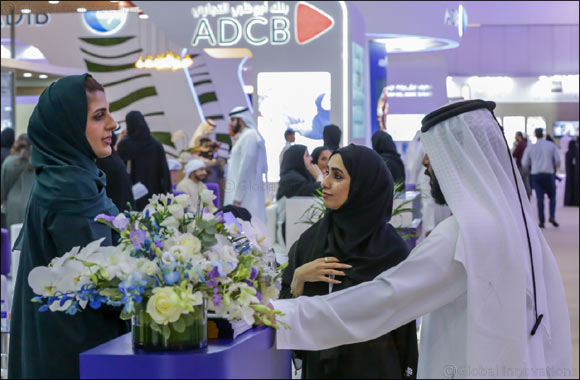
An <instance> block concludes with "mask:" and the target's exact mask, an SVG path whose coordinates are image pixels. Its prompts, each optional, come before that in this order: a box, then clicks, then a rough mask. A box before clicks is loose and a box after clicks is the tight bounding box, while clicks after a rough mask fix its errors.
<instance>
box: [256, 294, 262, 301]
mask: <svg viewBox="0 0 580 380" xmlns="http://www.w3.org/2000/svg"><path fill="white" fill-rule="evenodd" d="M256 298H258V299H259V300H260V302H262V300H263V299H264V297H262V294H260V292H256Z"/></svg>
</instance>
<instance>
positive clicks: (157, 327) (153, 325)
mask: <svg viewBox="0 0 580 380" xmlns="http://www.w3.org/2000/svg"><path fill="white" fill-rule="evenodd" d="M149 326H150V327H151V329H152V330H153V331H157V332H158V333H159V334H162V333H163V329H162V328H161V326H159V325H158V324H157V323H155V322H153V321H151V322H149Z"/></svg>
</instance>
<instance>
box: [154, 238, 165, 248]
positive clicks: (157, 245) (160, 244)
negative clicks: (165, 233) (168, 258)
mask: <svg viewBox="0 0 580 380" xmlns="http://www.w3.org/2000/svg"><path fill="white" fill-rule="evenodd" d="M155 246H156V247H157V248H163V242H162V241H161V240H155Z"/></svg>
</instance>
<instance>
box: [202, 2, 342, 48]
mask: <svg viewBox="0 0 580 380" xmlns="http://www.w3.org/2000/svg"><path fill="white" fill-rule="evenodd" d="M291 7H294V9H293V12H291ZM191 15H192V16H193V18H194V19H195V20H197V25H196V27H195V31H194V33H193V38H192V40H191V44H192V45H193V46H198V44H200V43H207V44H209V45H210V46H234V45H237V44H238V43H239V42H240V41H241V40H242V39H243V40H244V41H245V42H247V43H248V44H250V45H254V46H260V45H265V44H271V45H286V44H287V43H288V42H290V40H291V39H292V35H294V38H295V40H296V42H297V43H298V44H301V45H302V44H307V43H309V42H310V41H312V40H314V39H316V38H318V37H320V36H321V35H323V34H324V33H326V32H328V31H329V30H331V29H332V27H333V26H334V19H333V18H332V17H331V16H329V15H328V14H327V13H325V12H324V11H322V10H320V9H319V8H317V7H315V6H314V5H312V4H309V3H307V2H305V1H299V2H298V3H296V4H295V5H294V4H292V5H288V3H286V2H282V1H276V2H269V1H264V2H255V1H253V2H247V1H245V2H243V3H239V4H236V5H233V4H231V3H229V2H222V3H217V4H215V3H214V4H212V3H206V4H205V5H198V6H196V7H193V8H192V9H191ZM244 18H245V20H243V19H244Z"/></svg>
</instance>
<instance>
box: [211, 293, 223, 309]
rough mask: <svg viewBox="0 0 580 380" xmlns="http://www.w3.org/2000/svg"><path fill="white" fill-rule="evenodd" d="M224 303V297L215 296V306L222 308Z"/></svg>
mask: <svg viewBox="0 0 580 380" xmlns="http://www.w3.org/2000/svg"><path fill="white" fill-rule="evenodd" d="M221 303H222V297H220V296H218V295H217V294H216V295H215V296H213V304H214V305H215V306H218V307H219V306H220V305H221Z"/></svg>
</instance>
